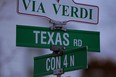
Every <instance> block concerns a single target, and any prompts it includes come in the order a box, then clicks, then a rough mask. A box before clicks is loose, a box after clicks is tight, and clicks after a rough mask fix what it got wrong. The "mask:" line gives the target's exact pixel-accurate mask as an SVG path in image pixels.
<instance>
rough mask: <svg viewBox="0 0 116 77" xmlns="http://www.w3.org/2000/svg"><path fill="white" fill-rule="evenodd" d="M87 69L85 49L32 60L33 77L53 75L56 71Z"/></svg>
mask: <svg viewBox="0 0 116 77" xmlns="http://www.w3.org/2000/svg"><path fill="white" fill-rule="evenodd" d="M86 68H88V64H87V47H81V48H77V49H72V50H67V51H64V54H63V55H62V56H56V57H55V56H54V55H53V54H49V55H45V56H40V57H35V58H34V77H40V76H43V75H50V74H53V71H54V70H56V69H63V71H64V72H68V71H74V70H79V69H86Z"/></svg>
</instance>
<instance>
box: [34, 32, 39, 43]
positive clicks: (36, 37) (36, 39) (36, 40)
mask: <svg viewBox="0 0 116 77" xmlns="http://www.w3.org/2000/svg"><path fill="white" fill-rule="evenodd" d="M33 33H35V43H36V44H38V34H39V33H40V31H33Z"/></svg>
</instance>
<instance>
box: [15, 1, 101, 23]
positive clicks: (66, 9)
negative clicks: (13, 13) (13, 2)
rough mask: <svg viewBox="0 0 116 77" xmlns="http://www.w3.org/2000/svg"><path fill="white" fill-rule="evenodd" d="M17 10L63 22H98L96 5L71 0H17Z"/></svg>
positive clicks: (20, 12)
mask: <svg viewBox="0 0 116 77" xmlns="http://www.w3.org/2000/svg"><path fill="white" fill-rule="evenodd" d="M17 12H18V13H19V14H27V15H35V16H42V17H46V18H49V19H52V20H56V21H65V22H70V21H75V22H82V23H90V24H98V21H99V7H98V6H94V5H87V4H80V3H75V2H74V1H73V0H18V8H17Z"/></svg>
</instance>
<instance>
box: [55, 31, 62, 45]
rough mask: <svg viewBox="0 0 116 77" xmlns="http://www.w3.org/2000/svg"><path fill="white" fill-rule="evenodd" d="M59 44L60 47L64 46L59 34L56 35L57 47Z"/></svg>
mask: <svg viewBox="0 0 116 77" xmlns="http://www.w3.org/2000/svg"><path fill="white" fill-rule="evenodd" d="M58 43H59V44H60V45H62V41H61V36H60V33H57V34H56V41H55V45H58Z"/></svg>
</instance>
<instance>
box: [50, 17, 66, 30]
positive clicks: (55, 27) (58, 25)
mask: <svg viewBox="0 0 116 77" xmlns="http://www.w3.org/2000/svg"><path fill="white" fill-rule="evenodd" d="M49 23H51V24H53V26H51V27H50V29H51V30H63V31H66V28H65V27H64V25H66V24H67V22H64V21H55V20H52V19H50V21H49Z"/></svg>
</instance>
